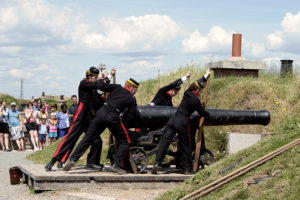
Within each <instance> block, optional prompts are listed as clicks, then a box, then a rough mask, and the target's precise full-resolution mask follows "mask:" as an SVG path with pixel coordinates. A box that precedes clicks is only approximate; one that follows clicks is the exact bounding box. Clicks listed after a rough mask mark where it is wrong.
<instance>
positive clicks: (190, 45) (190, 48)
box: [182, 26, 234, 53]
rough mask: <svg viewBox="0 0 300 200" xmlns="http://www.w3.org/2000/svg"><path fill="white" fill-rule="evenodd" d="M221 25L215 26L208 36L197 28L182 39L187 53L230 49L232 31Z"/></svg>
mask: <svg viewBox="0 0 300 200" xmlns="http://www.w3.org/2000/svg"><path fill="white" fill-rule="evenodd" d="M233 32H234V31H232V30H230V31H226V30H225V29H223V28H222V27H220V26H213V27H212V28H211V29H210V31H209V32H208V33H207V35H206V36H204V35H201V33H200V32H199V31H198V30H195V31H194V32H193V33H191V34H190V35H189V37H188V38H185V39H184V40H183V41H182V45H183V51H184V52H185V53H201V52H224V51H228V49H229V50H230V46H231V44H232V33H233Z"/></svg>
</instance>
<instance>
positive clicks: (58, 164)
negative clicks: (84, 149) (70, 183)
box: [56, 161, 63, 169]
mask: <svg viewBox="0 0 300 200" xmlns="http://www.w3.org/2000/svg"><path fill="white" fill-rule="evenodd" d="M56 167H57V168H58V169H61V168H63V163H62V162H60V161H59V162H58V163H57V165H56Z"/></svg>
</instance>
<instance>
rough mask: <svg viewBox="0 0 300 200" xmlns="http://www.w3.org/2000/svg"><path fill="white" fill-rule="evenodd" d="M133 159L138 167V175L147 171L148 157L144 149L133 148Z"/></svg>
mask: <svg viewBox="0 0 300 200" xmlns="http://www.w3.org/2000/svg"><path fill="white" fill-rule="evenodd" d="M130 152H131V156H132V159H133V161H134V163H135V165H136V168H137V173H138V174H141V173H143V172H144V171H145V169H146V168H147V165H148V161H149V158H148V155H147V153H146V152H145V150H144V149H142V148H140V147H131V148H130Z"/></svg>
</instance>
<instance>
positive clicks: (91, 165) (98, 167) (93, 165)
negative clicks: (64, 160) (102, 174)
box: [85, 164, 104, 171]
mask: <svg viewBox="0 0 300 200" xmlns="http://www.w3.org/2000/svg"><path fill="white" fill-rule="evenodd" d="M85 167H86V169H93V170H98V171H102V169H103V167H104V166H103V165H102V164H99V165H96V164H86V166H85Z"/></svg>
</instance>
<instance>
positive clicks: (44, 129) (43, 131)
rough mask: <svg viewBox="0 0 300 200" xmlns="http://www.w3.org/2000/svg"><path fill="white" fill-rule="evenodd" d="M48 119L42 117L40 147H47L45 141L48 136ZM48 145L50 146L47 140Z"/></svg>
mask: <svg viewBox="0 0 300 200" xmlns="http://www.w3.org/2000/svg"><path fill="white" fill-rule="evenodd" d="M47 126H48V124H47V119H46V117H42V120H41V124H40V130H39V147H40V149H44V148H45V142H46V138H47V132H48V131H47ZM46 146H48V144H47V142H46Z"/></svg>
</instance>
